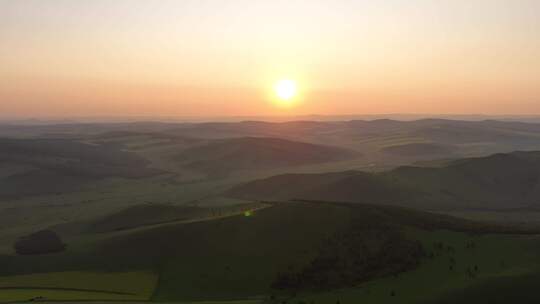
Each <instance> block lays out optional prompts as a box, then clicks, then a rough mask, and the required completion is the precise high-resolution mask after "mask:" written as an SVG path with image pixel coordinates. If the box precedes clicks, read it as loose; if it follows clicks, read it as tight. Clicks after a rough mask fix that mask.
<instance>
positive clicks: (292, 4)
mask: <svg viewBox="0 0 540 304" xmlns="http://www.w3.org/2000/svg"><path fill="white" fill-rule="evenodd" d="M374 2H376V3H374ZM538 54H540V1H536V0H447V1H444V0H409V1H405V0H388V1H352V0H334V1H330V0H328V1H323V0H296V1H295V0H288V1H285V0H282V1H279V0H275V1H262V0H261V1H257V0H235V1H226V0H183V1H172V0H170V1H169V0H160V1H157V0H155V1H151V0H131V1H130V0H115V1H106V0H95V1H72V0H50V1H46V0H42V1H38V0H24V1H19V0H6V1H1V2H0V113H2V115H3V116H9V115H13V116H100V115H116V116H118V115H120V116H121V115H128V116H131V115H144V116H151V115H166V116H175V115H178V116H227V115H275V114H293V115H298V114H353V113H354V114H375V113H377V114H378V113H463V114H465V113H484V114H540V56H539V55H538ZM282 78H289V79H294V80H296V81H297V83H298V85H299V87H300V91H301V94H300V96H299V97H298V100H297V102H296V104H295V106H294V107H289V108H283V107H278V106H276V103H275V98H274V97H273V95H272V92H271V89H272V87H273V84H274V83H275V82H276V81H277V80H279V79H282Z"/></svg>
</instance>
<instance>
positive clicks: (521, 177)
mask: <svg viewBox="0 0 540 304" xmlns="http://www.w3.org/2000/svg"><path fill="white" fill-rule="evenodd" d="M539 156H540V153H539V152H519V153H511V154H496V155H492V156H488V157H483V158H470V159H463V160H458V161H453V162H450V163H449V164H448V165H446V166H444V167H437V168H421V167H399V168H397V169H395V170H391V171H388V172H382V173H375V174H371V173H365V172H342V173H332V174H318V175H302V174H297V175H292V174H288V175H280V176H274V177H270V178H267V179H262V180H256V181H253V182H250V183H247V184H244V185H240V186H238V187H235V188H233V189H232V190H231V191H230V192H229V194H230V195H231V196H233V197H239V198H244V199H248V198H249V199H280V200H287V199H294V198H306V199H320V200H328V201H348V202H363V203H378V204H394V205H403V206H410V207H419V208H425V209H430V210H459V209H503V208H506V209H513V208H520V207H525V206H529V205H530V204H534V203H535V202H537V201H538V198H539V197H540V158H539ZM285 184H295V185H301V186H300V187H283V185H285Z"/></svg>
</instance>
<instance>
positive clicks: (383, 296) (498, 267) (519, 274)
mask: <svg viewBox="0 0 540 304" xmlns="http://www.w3.org/2000/svg"><path fill="white" fill-rule="evenodd" d="M411 233H412V234H414V235H415V236H416V237H417V238H419V239H420V240H421V241H422V243H423V244H424V246H425V248H428V249H429V250H430V251H432V252H433V253H434V254H435V257H434V258H432V259H426V260H425V261H424V262H423V263H422V264H421V266H420V267H419V268H417V269H416V270H414V271H411V272H407V273H403V274H401V275H399V276H396V277H389V278H383V279H380V280H375V281H371V282H368V283H365V284H361V285H359V286H357V287H354V288H347V289H342V290H338V291H332V292H327V293H322V294H321V293H316V294H302V295H300V296H299V299H296V300H294V301H293V302H296V301H298V300H305V301H307V302H308V303H310V302H311V301H314V303H323V304H326V303H328V304H333V303H336V302H337V301H340V302H341V303H377V304H379V303H381V304H384V303H404V304H406V303H438V302H439V301H443V303H492V302H490V301H487V302H482V301H478V300H479V299H478V297H477V298H474V300H473V299H468V298H467V297H464V296H463V295H464V294H463V290H465V291H466V293H467V294H469V293H474V292H479V290H477V289H476V288H482V289H483V290H482V292H486V291H487V290H489V289H490V288H493V287H496V286H498V285H491V284H492V283H494V282H500V280H504V281H505V282H510V281H512V280H514V279H517V280H524V279H522V278H531V277H536V276H537V274H538V273H540V259H539V257H538V251H537V250H536V251H535V250H531V248H530V247H529V246H531V244H534V243H535V242H536V237H520V236H511V235H470V234H467V233H460V232H451V231H431V232H426V231H418V230H415V231H411ZM470 241H474V243H475V245H476V246H475V248H474V249H466V243H467V242H470ZM436 242H443V243H444V246H445V247H446V246H452V247H453V248H454V250H455V252H454V253H450V252H448V251H447V250H442V251H438V250H436V249H435V247H434V243H436ZM451 258H453V259H454V260H455V266H454V269H453V270H450V265H451V262H450V261H451ZM475 265H476V266H478V271H477V272H475V274H476V276H475V278H471V277H469V275H468V274H467V268H469V267H470V268H472V269H474V266H475ZM479 286H480V287H479ZM514 286H515V285H514ZM525 286H527V285H525ZM392 292H393V293H394V296H392ZM522 292H523V289H522V288H521V287H520V286H517V288H515V289H512V288H511V287H507V288H506V294H505V295H506V296H510V297H512V298H513V297H514V296H520V294H521V293H522ZM489 293H491V294H498V292H496V289H491V291H490V292H489ZM528 293H530V291H529V292H528ZM447 297H449V298H448V299H451V300H450V301H448V302H446V301H447V300H446V299H447ZM493 298H494V297H486V298H485V299H493ZM452 300H455V301H452Z"/></svg>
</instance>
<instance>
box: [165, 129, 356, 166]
mask: <svg viewBox="0 0 540 304" xmlns="http://www.w3.org/2000/svg"><path fill="white" fill-rule="evenodd" d="M360 156H361V154H360V153H358V152H355V151H351V150H347V149H344V148H337V147H331V146H324V145H317V144H310V143H303V142H296V141H290V140H285V139H279V138H267V137H241V138H231V139H223V140H216V141H211V142H210V143H207V144H204V145H199V146H195V147H191V148H188V149H186V150H184V151H182V152H181V153H180V154H178V155H177V156H176V157H175V159H176V160H177V161H178V162H180V163H182V164H183V165H184V166H185V167H187V168H189V169H192V170H199V171H203V172H207V173H210V174H212V175H226V174H228V173H230V172H233V171H245V170H260V169H265V168H266V169H268V168H280V167H294V166H299V165H306V164H318V163H326V162H333V161H341V160H346V159H351V158H354V157H360Z"/></svg>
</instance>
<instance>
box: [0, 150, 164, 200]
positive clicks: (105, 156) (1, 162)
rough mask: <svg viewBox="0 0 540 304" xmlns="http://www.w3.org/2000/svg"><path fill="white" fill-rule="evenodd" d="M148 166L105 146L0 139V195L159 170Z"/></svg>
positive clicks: (65, 189)
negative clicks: (0, 173) (1, 172)
mask: <svg viewBox="0 0 540 304" xmlns="http://www.w3.org/2000/svg"><path fill="white" fill-rule="evenodd" d="M148 165H149V161H148V160H146V159H144V158H142V157H139V156H137V155H136V154H134V153H129V152H126V151H123V150H120V149H115V148H112V147H109V146H101V145H91V144H85V143H82V142H77V141H72V140H66V139H0V168H2V171H3V174H2V175H0V185H2V186H1V187H0V198H13V197H22V196H27V195H39V194H55V193H64V192H69V191H73V190H76V189H78V188H80V187H81V186H82V185H84V184H86V183H89V182H92V181H96V180H101V179H104V178H107V177H122V178H142V177H148V176H153V175H156V174H158V173H159V171H158V170H155V169H151V168H149V167H148ZM30 185H31V187H29V186H30Z"/></svg>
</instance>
